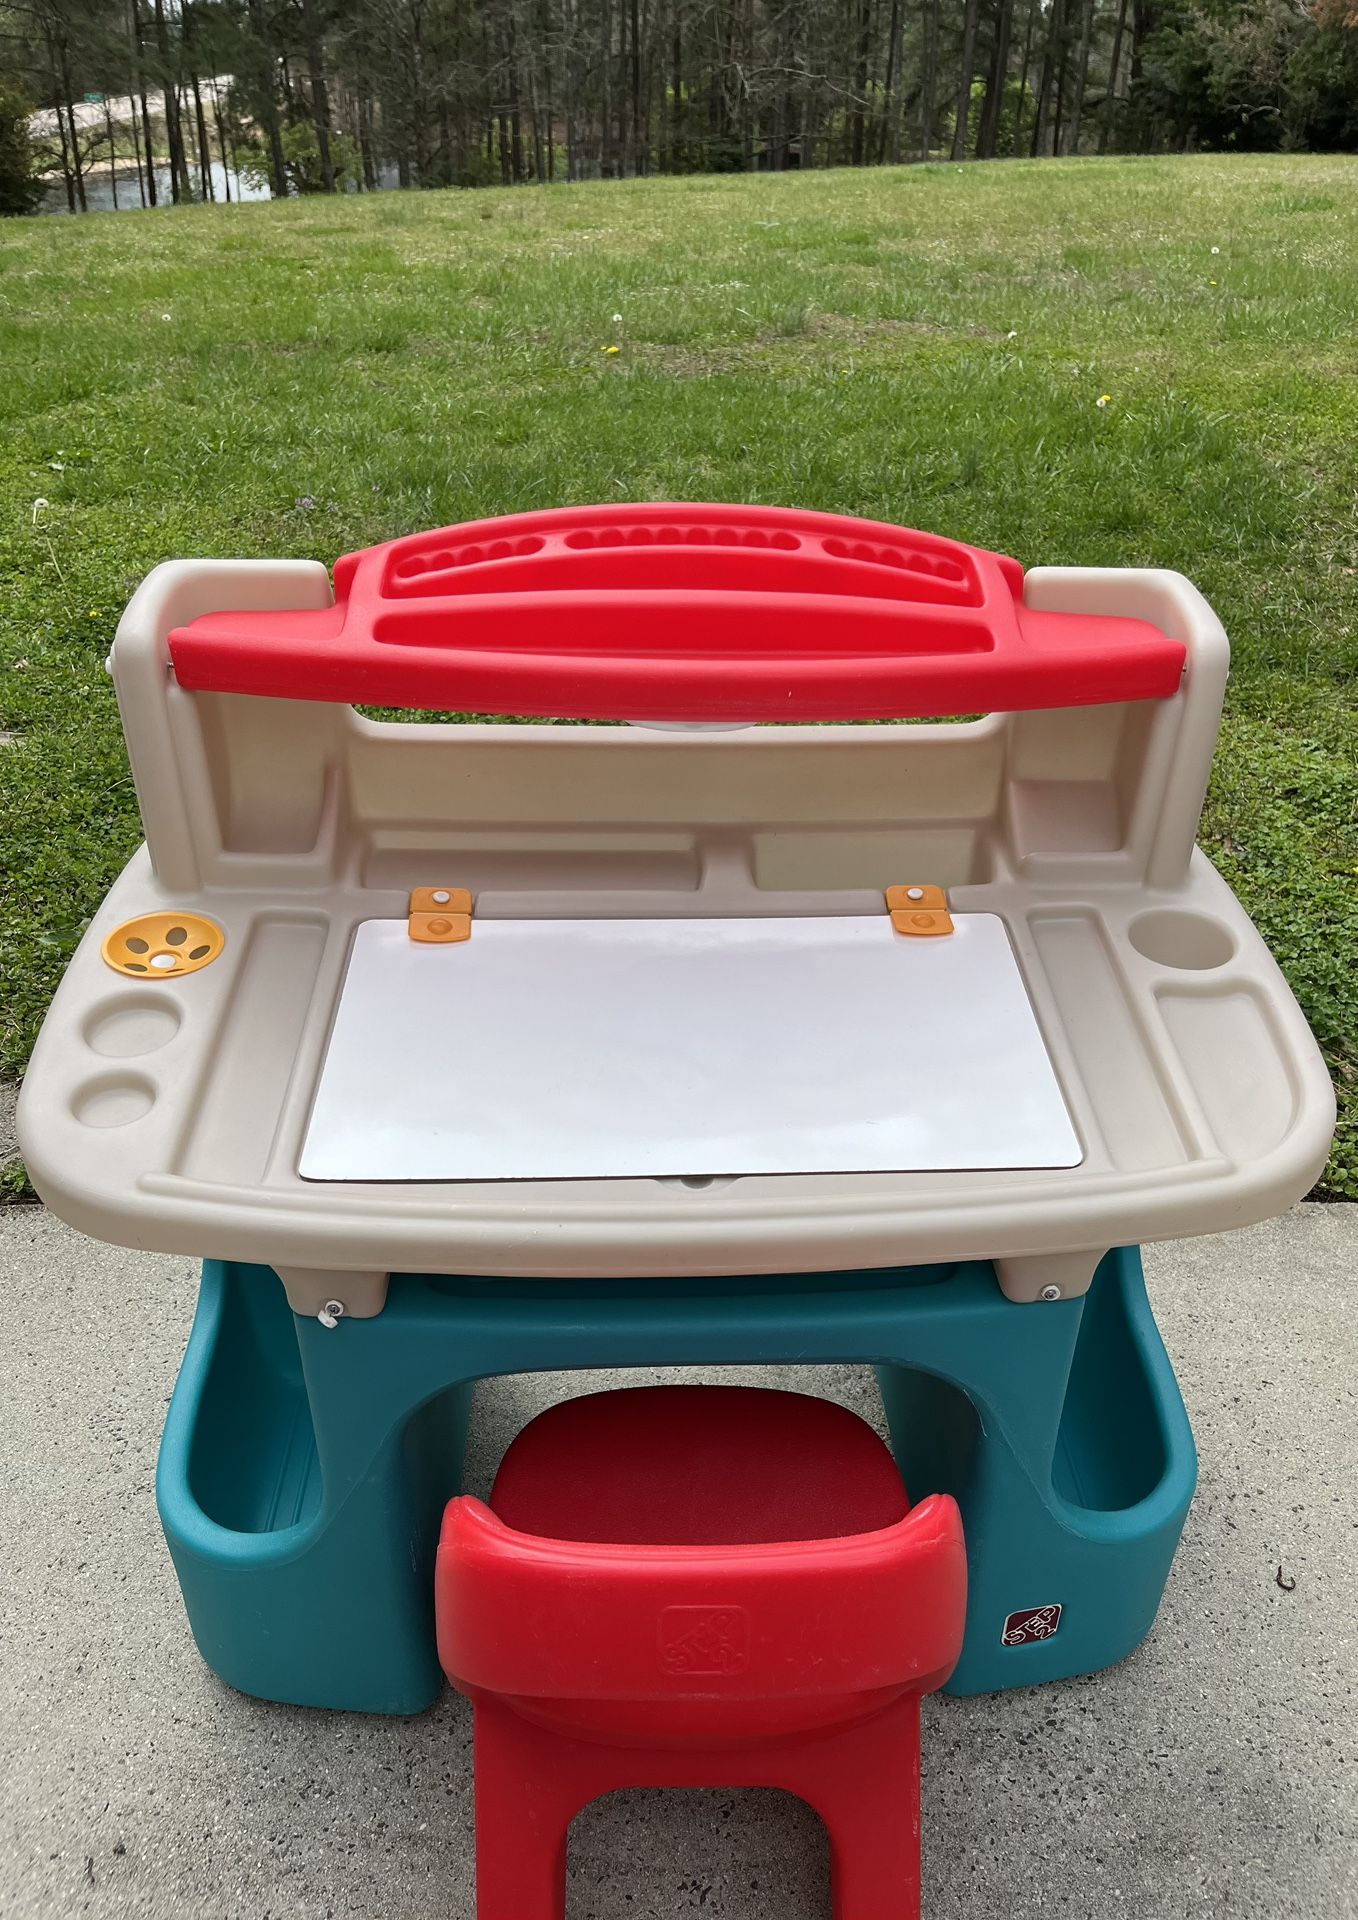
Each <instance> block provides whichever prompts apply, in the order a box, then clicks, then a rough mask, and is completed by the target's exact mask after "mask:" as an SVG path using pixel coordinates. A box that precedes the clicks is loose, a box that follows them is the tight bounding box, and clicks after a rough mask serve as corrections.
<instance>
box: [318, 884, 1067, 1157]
mask: <svg viewBox="0 0 1358 1920" xmlns="http://www.w3.org/2000/svg"><path fill="white" fill-rule="evenodd" d="M955 926H956V931H955V932H954V933H953V934H952V935H950V936H945V937H937V938H924V939H912V938H909V937H907V936H903V935H901V934H898V933H896V932H895V931H894V930H893V928H892V925H891V921H890V918H889V917H888V916H887V915H886V914H885V913H881V914H874V915H871V916H867V915H863V916H853V917H845V918H805V917H804V918H800V919H745V920H732V919H727V920H476V921H474V922H473V925H472V936H471V939H470V940H468V941H464V942H462V943H460V944H458V945H456V946H425V945H419V944H417V943H415V942H413V941H412V940H411V939H410V938H409V936H408V934H407V932H406V923H405V921H404V920H403V919H402V920H367V921H365V922H364V923H363V924H362V925H361V926H360V927H359V928H358V930H357V932H356V934H355V937H354V946H353V952H352V954H351V956H350V960H349V968H348V972H347V974H346V976H345V981H344V986H343V991H342V993H341V997H340V1003H339V1007H338V1009H337V1011H336V1016H335V1025H334V1030H333V1032H332V1034H331V1038H330V1046H329V1051H328V1052H327V1054H326V1058H325V1064H324V1066H323V1068H322V1071H321V1078H320V1085H319V1087H318V1090H317V1094H316V1100H315V1105H314V1107H313V1109H312V1114H311V1120H310V1124H309V1127H308V1130H307V1135H306V1140H305V1142H304V1144H303V1148H302V1157H301V1163H300V1168H299V1171H300V1173H301V1175H302V1177H303V1178H304V1179H307V1180H378V1181H417V1180H544V1179H599V1178H612V1179H620V1178H626V1177H638V1176H652V1177H654V1176H660V1175H690V1176H700V1175H708V1174H728V1173H729V1174H749V1173H873V1172H909V1171H935V1170H941V1169H947V1168H956V1169H961V1168H972V1169H984V1168H1002V1167H1073V1166H1077V1165H1078V1164H1079V1162H1080V1159H1081V1157H1082V1156H1081V1151H1080V1146H1079V1142H1078V1140H1077V1139H1076V1136H1075V1132H1074V1129H1073V1128H1072V1126H1071V1123H1070V1117H1069V1114H1068V1113H1067V1111H1066V1107H1065V1102H1064V1101H1063V1099H1062V1096H1061V1092H1060V1089H1059V1087H1058V1085H1057V1082H1056V1077H1055V1074H1054V1073H1053V1071H1052V1067H1051V1062H1050V1061H1049V1059H1048V1057H1047V1050H1046V1047H1045V1046H1044V1044H1043V1041H1042V1037H1041V1034H1040V1033H1039V1031H1038V1027H1037V1022H1036V1020H1035V1019H1034V1017H1033V1011H1032V1008H1031V1006H1030V1004H1029V1001H1028V995H1027V992H1026V990H1025V988H1024V985H1023V981H1022V977H1021V975H1020V973H1019V970H1018V964H1017V962H1016V961H1015V959H1014V955H1013V951H1012V949H1011V947H1010V945H1009V938H1008V935H1007V933H1006V932H1005V928H1004V923H1003V922H1002V921H1001V920H1000V919H999V918H998V917H997V916H996V915H994V914H962V915H959V916H956V917H955Z"/></svg>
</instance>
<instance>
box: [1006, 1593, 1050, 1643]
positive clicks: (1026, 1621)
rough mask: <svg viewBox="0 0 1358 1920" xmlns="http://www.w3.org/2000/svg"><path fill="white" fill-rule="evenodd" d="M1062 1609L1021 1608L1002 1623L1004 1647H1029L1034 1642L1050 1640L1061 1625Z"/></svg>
mask: <svg viewBox="0 0 1358 1920" xmlns="http://www.w3.org/2000/svg"><path fill="white" fill-rule="evenodd" d="M1061 1613H1062V1607H1061V1604H1060V1603H1059V1602H1058V1603H1057V1604H1056V1605H1054V1606H1050V1607H1021V1608H1020V1609H1019V1611H1018V1612H1017V1613H1011V1614H1010V1615H1009V1616H1008V1618H1007V1619H1006V1620H1005V1623H1004V1633H1003V1635H1002V1636H1001V1638H1002V1640H1003V1644H1004V1645H1005V1646H1006V1647H1026V1646H1030V1645H1031V1644H1032V1642H1033V1641H1034V1640H1050V1639H1051V1637H1052V1635H1053V1634H1054V1633H1055V1632H1056V1629H1057V1628H1058V1627H1059V1626H1060V1624H1061Z"/></svg>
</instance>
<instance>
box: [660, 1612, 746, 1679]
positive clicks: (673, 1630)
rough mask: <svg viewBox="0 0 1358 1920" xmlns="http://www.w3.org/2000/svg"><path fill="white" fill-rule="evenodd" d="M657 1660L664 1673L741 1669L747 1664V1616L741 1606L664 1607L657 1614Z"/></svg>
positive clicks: (705, 1672)
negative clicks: (659, 1613) (658, 1617)
mask: <svg viewBox="0 0 1358 1920" xmlns="http://www.w3.org/2000/svg"><path fill="white" fill-rule="evenodd" d="M660 1664H661V1666H662V1667H663V1668H664V1670H665V1672H666V1673H674V1674H683V1675H684V1676H685V1678H687V1677H688V1676H690V1675H696V1674H713V1673H721V1674H733V1673H744V1671H745V1669H746V1667H747V1666H748V1665H749V1664H750V1616H749V1614H748V1613H747V1612H746V1611H745V1609H744V1607H666V1608H665V1609H664V1611H663V1612H662V1613H661V1615H660Z"/></svg>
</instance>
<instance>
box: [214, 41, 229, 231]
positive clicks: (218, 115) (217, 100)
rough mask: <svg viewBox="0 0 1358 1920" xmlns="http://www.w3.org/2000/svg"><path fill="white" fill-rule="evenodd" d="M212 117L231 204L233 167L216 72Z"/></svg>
mask: <svg viewBox="0 0 1358 1920" xmlns="http://www.w3.org/2000/svg"><path fill="white" fill-rule="evenodd" d="M212 119H213V123H214V125H215V126H216V128H217V147H218V150H219V151H220V153H221V156H222V192H223V193H224V194H225V196H226V204H227V205H228V206H230V205H231V173H232V167H231V162H230V161H229V160H228V158H227V153H226V128H225V127H224V126H223V124H222V96H221V94H220V92H219V91H218V88H217V76H216V74H215V73H214V74H213V76H212Z"/></svg>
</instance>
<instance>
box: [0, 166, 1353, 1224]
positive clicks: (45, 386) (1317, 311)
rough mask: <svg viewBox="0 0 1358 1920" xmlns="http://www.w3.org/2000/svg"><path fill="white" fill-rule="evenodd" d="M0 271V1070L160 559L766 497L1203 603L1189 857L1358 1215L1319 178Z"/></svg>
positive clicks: (1342, 460)
mask: <svg viewBox="0 0 1358 1920" xmlns="http://www.w3.org/2000/svg"><path fill="white" fill-rule="evenodd" d="M0 274H2V275H3V278H2V279H0V303H3V304H2V309H0V338H2V339H3V355H2V363H3V365H4V366H5V368H6V375H5V379H4V381H3V383H0V416H2V418H0V570H2V571H3V577H4V584H5V588H6V593H5V609H4V614H3V619H4V627H3V641H2V642H0V667H2V668H3V671H0V728H4V729H6V730H7V731H8V732H10V733H12V734H13V735H14V736H15V738H14V740H13V741H12V742H11V743H10V744H7V745H0V800H2V801H3V803H4V808H3V811H4V825H3V827H0V874H2V875H3V879H4V882H5V885H6V886H7V889H8V897H7V900H6V901H5V902H4V903H3V914H2V915H0V976H3V978H4V980H5V982H6V984H5V987H4V1001H3V1050H2V1052H0V1070H3V1071H6V1072H8V1073H9V1074H11V1075H13V1074H15V1073H17V1072H19V1071H21V1070H22V1066H23V1063H24V1060H25V1058H26V1055H27V1051H28V1048H29V1047H30V1045H31V1043H32V1038H33V1034H34V1032H35V1030H36V1026H37V1022H38V1020H39V1018H40V1016H41V1014H42V1011H43V1008H44V1006H45V1004H46V1002H47V999H48V997H49V995H50V993H51V991H52V988H53V985H54V984H55V981H56V979H57V976H58V974H59V972H60V969H61V966H62V964H63V962H64V960H65V958H66V956H67V954H68V953H69V952H70V950H71V948H72V946H73V945H74V943H75V941H76V939H77V937H78V935H79V933H80V930H81V927H82V925H83V924H84V922H85V921H86V919H87V918H88V916H89V914H90V912H91V910H92V909H93V907H94V906H95V904H96V903H97V901H98V900H99V898H100V895H101V893H102V892H103V890H104V889H105V888H106V887H107V885H108V884H109V882H110V881H111V880H112V878H113V876H114V874H115V872H116V871H117V869H118V867H119V866H120V864H121V863H122V861H123V860H124V859H125V857H126V856H127V854H128V853H129V851H130V850H131V848H132V847H133V845H134V844H135V842H136V840H137V838H138V828H137V814H136V805H135V800H134V796H133V792H132V784H131V780H130V778H129V775H128V772H127V767H126V763H125V761H124V758H123V753H122V747H121V742H120V736H119V732H118V723H117V716H116V713H115V710H114V703H113V699H112V695H111V692H110V689H109V686H108V683H107V680H106V678H105V676H104V674H103V672H102V670H101V663H102V660H103V657H104V654H105V652H106V650H107V647H108V644H109V640H110V638H111V636H112V633H113V629H114V626H115V623H116V620H117V616H118V613H119V610H120V609H121V607H122V605H123V603H124V601H125V600H126V598H127V596H128V594H129V593H130V591H131V590H132V588H133V587H134V586H135V585H136V583H137V581H138V580H139V579H140V578H141V577H142V576H143V575H144V574H145V573H146V571H147V570H148V568H150V567H151V566H153V565H154V564H155V563H156V562H157V561H158V560H163V559H165V558H167V557H170V556H173V555H184V554H235V555H241V554H280V555H291V554H310V555H315V556H317V557H319V558H321V559H323V560H327V561H329V560H332V559H333V558H334V556H335V555H336V554H338V553H340V552H343V551H344V550H345V549H347V548H351V547H355V546H360V545H365V544H367V543H368V542H371V541H375V540H381V539H385V538H387V537H389V536H391V535H394V534H398V533H406V532H410V531H411V530H413V529H417V528H422V527H430V526H437V525H439V524H441V523H444V522H449V521H456V520H460V519H464V518H468V517H471V516H475V515H481V514H488V513H501V512H506V511H510V510H513V509H518V508H527V507H538V506H547V505H555V504H560V503H565V502H570V501H586V500H612V499H626V498H643V499H644V498H647V497H652V498H657V497H666V498H684V497H692V498H699V499H701V498H717V499H729V500H768V501H783V502H791V503H796V504H800V505H803V506H809V507H822V508H829V509H839V510H845V511H849V512H854V513H861V514H867V515H870V516H878V517H881V518H883V519H887V520H895V521H903V522H905V523H907V524H913V525H917V526H921V527H928V528H933V529H936V530H937V531H939V532H941V533H945V534H950V535H954V536H957V537H959V538H961V539H965V540H971V541H976V542H979V543H980V544H982V545H986V546H996V547H1000V548H1003V549H1006V550H1008V551H1010V552H1012V553H1015V554H1017V555H1018V556H1019V557H1020V558H1021V559H1022V560H1023V561H1025V563H1028V564H1033V563H1038V562H1043V563H1062V562H1066V563H1081V564H1114V565H1122V564H1138V565H1141V564H1157V565H1167V566H1173V567H1178V568H1180V569H1181V570H1182V571H1184V572H1186V573H1188V574H1189V575H1191V577H1192V578H1193V579H1194V580H1195V581H1196V582H1197V583H1198V584H1199V585H1200V586H1201V587H1202V589H1203V591H1204V592H1205V593H1206V594H1207V596H1208V598H1209V599H1210V600H1211V601H1212V602H1213V603H1214V605H1215V606H1216V607H1217V609H1218V611H1219V612H1220V614H1221V615H1222V617H1223V619H1224V621H1225V623H1226V626H1227V628H1228V630H1229V631H1230V633H1231V636H1232V640H1233V643H1234V648H1235V668H1234V677H1233V680H1232V687H1231V696H1230V705H1229V712H1228V717H1227V722H1226V726H1225V730H1224V733H1223V736H1222V742H1221V749H1220V753H1219V756H1218V762H1217V768H1216V774H1215V779H1214V782H1213V788H1212V794H1211V798H1210V802H1209V807H1208V814H1207V819H1206V822H1205V826H1204V841H1205V844H1206V846H1207V848H1208V850H1209V852H1210V853H1211V854H1212V856H1213V858H1214V859H1216V861H1217V862H1218V864H1219V865H1220V866H1221V868H1222V870H1223V872H1225V874H1226V875H1227V877H1228V879H1229V880H1230V881H1231V884H1232V885H1233V886H1234V887H1236V888H1237V890H1238V891H1239V893H1240V894H1241V896H1242V898H1243V899H1244V901H1245V903H1246V905H1247V906H1248V908H1249V909H1250V911H1251V912H1252V913H1253V914H1254V915H1255V917H1256V919H1257V920H1258V922H1259V924H1260V926H1261V927H1262V928H1263V930H1264V932H1265V934H1266V935H1267V937H1268V939H1269V940H1270V942H1271V944H1272V946H1273V948H1274V951H1275V952H1276V953H1277V955H1278V957H1279V959H1280V960H1281V962H1282V964H1283V967H1284V968H1285V970H1286V972H1287V974H1288V976H1289V978H1290V980H1291V981H1292V984H1293V986H1294V988H1295V989H1296V992H1297V994H1298V996H1299V998H1300V1000H1301V1003H1302V1005H1303V1006H1304V1008H1305V1009H1306V1012H1307V1014H1308V1015H1309V1017H1310V1019H1311V1021H1312V1024H1313V1025H1314V1027H1315V1029H1316V1032H1317V1034H1318V1035H1319V1037H1320V1039H1321V1042H1322V1045H1323V1046H1324V1048H1325V1050H1326V1053H1327V1055H1328V1058H1329V1060H1330V1063H1331V1066H1332V1068H1333V1070H1334V1073H1335V1077H1336V1081H1337V1083H1338V1085H1339V1089H1340V1096H1341V1101H1345V1100H1346V1101H1347V1102H1348V1104H1347V1106H1346V1112H1345V1118H1344V1120H1343V1123H1342V1125H1341V1131H1340V1135H1339V1140H1338V1143H1337V1146H1336V1149H1335V1154H1334V1157H1333V1159H1332V1161H1331V1165H1330V1170H1329V1174H1328V1185H1327V1189H1326V1190H1327V1191H1328V1192H1329V1193H1331V1194H1333V1195H1347V1196H1349V1197H1358V1140H1355V1118H1354V1114H1355V1106H1354V1104H1353V1101H1352V1095H1353V1092H1354V1083H1355V1062H1356V1061H1358V1040H1356V1038H1355V1035H1356V1034H1358V968H1355V963H1354V955H1355V953H1358V825H1356V824H1355V792H1356V791H1358V780H1356V778H1355V751H1356V749H1358V718H1356V717H1355V703H1354V687H1355V681H1354V674H1355V663H1356V661H1358V641H1356V639H1355V633H1356V631H1358V537H1356V536H1355V520H1354V509H1355V492H1356V490H1358V469H1356V468H1355V455H1354V448H1355V447H1356V446H1358V386H1355V382H1354V379H1353V354H1354V314H1355V313H1356V312H1358V160H1352V159H1300V158H1266V159H1242V158H1236V159H1226V160H1218V159H1187V160H1177V159H1176V160H1118V161H1098V162H1063V163H1060V164H1057V163H1052V162H1042V163H1038V164H1036V165H1003V166H986V167H981V166H971V167H967V168H965V169H961V168H954V167H951V166H935V167H932V168H929V169H927V170H925V169H919V168H915V169H908V170H904V171H889V172H864V173H851V172H840V173H833V174H812V175H807V176H805V177H798V176H795V175H792V176H784V177H782V178H780V179H764V178H751V179H745V178H700V179H693V180H662V181H655V182H636V183H631V184H627V185H607V186H582V187H572V188H568V187H557V188H552V189H548V190H546V191H543V190H520V191H518V192H497V193H484V192H483V193H475V194H471V193H463V194H458V193H448V194H428V195H420V194H412V193H404V194H395V193H393V194H386V195H382V196H378V197H374V198H363V199H348V200H343V201H331V202H321V201H315V202H311V203H307V204H289V205H283V206H267V205H265V206H245V207H232V208H229V209H228V208H220V207H219V208H192V209H183V210H180V211H177V212H173V213H161V214H152V215H142V214H123V215H105V216H98V217H92V218H89V219H85V220H44V221H29V222H20V221H8V222H5V223H3V225H0ZM615 315H620V316H621V318H620V319H618V318H615V317H614V316H615ZM608 346H617V347H618V348H619V349H620V351H619V352H618V353H617V354H613V355H610V354H607V353H605V352H604V349H605V348H606V347H608ZM1101 394H1107V395H1109V396H1110V401H1109V404H1108V405H1107V406H1106V407H1104V408H1102V409H1101V408H1099V407H1098V406H1097V405H1096V402H1097V400H1098V397H1099V395H1101ZM40 500H45V502H46V505H45V506H43V505H36V504H35V503H37V502H38V501H40Z"/></svg>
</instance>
